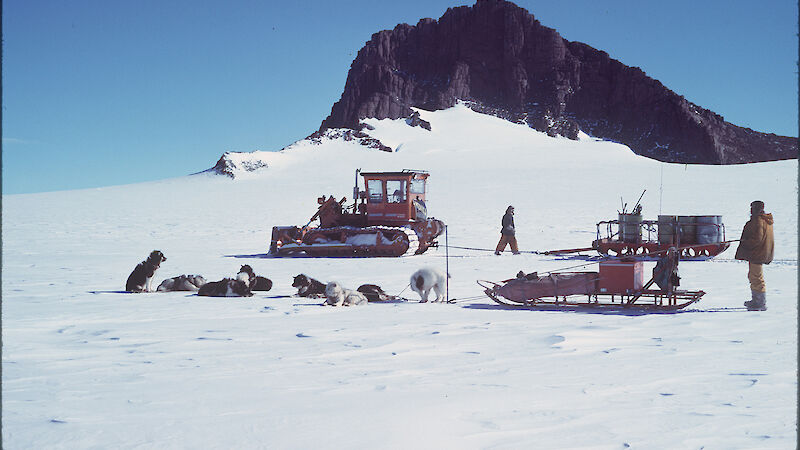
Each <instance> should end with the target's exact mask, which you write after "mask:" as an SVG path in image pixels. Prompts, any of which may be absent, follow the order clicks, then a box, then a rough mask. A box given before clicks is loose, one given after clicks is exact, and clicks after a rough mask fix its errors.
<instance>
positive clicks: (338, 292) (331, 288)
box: [324, 281, 367, 306]
mask: <svg viewBox="0 0 800 450" xmlns="http://www.w3.org/2000/svg"><path fill="white" fill-rule="evenodd" d="M325 296H326V297H328V299H327V300H326V301H325V303H324V304H326V305H331V306H342V305H344V306H355V305H366V304H367V297H364V294H362V293H361V292H358V291H354V290H352V289H345V288H343V287H342V285H341V284H339V283H337V282H335V281H331V282H330V283H328V285H327V286H325Z"/></svg>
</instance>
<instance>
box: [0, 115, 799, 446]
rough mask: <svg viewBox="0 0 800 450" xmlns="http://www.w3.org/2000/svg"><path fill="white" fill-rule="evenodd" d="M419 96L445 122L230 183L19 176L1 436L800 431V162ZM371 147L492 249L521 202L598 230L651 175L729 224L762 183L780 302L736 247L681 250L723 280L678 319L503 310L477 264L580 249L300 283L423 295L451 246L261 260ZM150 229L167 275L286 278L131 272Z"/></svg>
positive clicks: (564, 237)
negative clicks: (696, 148) (30, 183)
mask: <svg viewBox="0 0 800 450" xmlns="http://www.w3.org/2000/svg"><path fill="white" fill-rule="evenodd" d="M420 113H421V115H422V118H423V119H424V120H427V121H429V122H430V123H431V125H432V131H427V130H424V129H421V128H411V127H409V126H408V125H406V124H405V121H404V120H398V121H391V120H381V121H378V120H368V122H369V123H370V124H371V125H372V126H374V127H375V130H373V131H370V134H371V135H372V136H374V137H376V138H379V139H380V140H381V141H382V142H384V143H385V144H387V145H390V146H392V148H395V149H396V148H397V147H402V151H400V152H396V153H387V152H381V151H377V150H373V149H364V148H363V147H359V146H358V145H356V144H355V143H353V142H344V141H339V140H329V141H325V142H324V143H323V144H322V145H314V144H311V143H308V142H304V141H301V142H299V143H297V144H295V145H293V146H292V147H291V148H290V149H288V150H285V151H283V152H280V153H274V154H268V155H266V156H265V158H267V157H268V158H270V160H269V167H268V168H266V169H261V170H259V171H256V172H253V173H252V174H250V175H249V176H247V177H245V178H241V179H237V180H231V179H229V178H226V177H220V176H211V175H208V174H202V175H197V176H190V177H184V178H179V179H172V180H164V181H161V182H153V183H143V184H137V185H128V186H118V187H108V188H101V189H90V190H81V191H69V192H54V193H46V194H30V195H11V196H4V197H3V224H2V225H3V268H2V269H3V270H2V273H3V277H2V293H3V302H2V313H3V316H2V317H3V330H2V333H3V344H4V347H3V361H2V364H3V366H2V368H3V373H2V375H3V380H2V381H3V385H2V388H3V398H2V407H3V431H2V433H3V444H4V448H9V449H28V448H69V449H74V448H219V449H231V448H297V449H308V448H348V449H349V448H404V449H405V448H459V449H464V448H487V447H491V448H608V449H620V448H627V447H628V446H629V447H630V448H702V447H704V448H780V449H783V448H793V447H794V445H795V441H796V431H795V430H796V428H795V427H796V398H797V397H796V389H797V382H796V380H797V379H796V370H797V361H796V348H797V330H796V317H797V259H796V249H797V181H796V180H797V176H796V174H797V161H783V162H773V163H763V164H752V165H742V166H685V165H677V164H663V163H659V162H656V161H653V160H649V159H645V158H642V157H639V156H636V155H635V154H633V153H632V152H631V151H630V150H629V149H628V148H626V147H624V146H622V145H619V144H614V143H610V142H601V141H597V140H595V139H592V138H590V137H588V136H587V137H584V138H583V139H581V140H580V141H569V140H566V139H554V138H549V137H547V136H546V135H544V134H541V133H538V132H535V131H532V130H530V129H529V128H526V127H525V126H521V125H515V124H511V123H508V122H505V121H502V120H500V119H497V118H493V117H488V116H482V115H479V114H476V113H473V112H471V111H469V110H468V109H466V108H464V107H463V106H458V107H455V108H452V109H449V110H446V111H439V112H434V113H430V112H426V111H420ZM359 167H360V168H362V169H364V170H369V171H379V170H399V169H403V168H415V169H427V170H429V171H430V173H431V177H430V180H429V183H428V186H429V198H428V202H427V203H428V212H429V215H431V216H435V217H437V218H439V219H442V220H443V221H444V222H445V223H447V224H448V232H447V241H448V242H449V243H450V245H452V246H463V247H474V248H485V249H491V248H493V247H494V245H495V244H496V242H497V240H498V238H499V231H500V218H501V216H502V214H503V212H504V211H505V209H506V207H507V206H508V205H509V204H511V205H514V206H515V209H516V216H515V221H516V225H517V239H518V241H519V243H520V248H521V249H522V250H549V249H558V248H571V247H586V246H588V245H589V244H590V243H591V241H592V240H593V239H594V238H595V223H596V222H598V221H600V220H609V219H613V218H615V217H616V214H617V209H620V197H621V196H622V197H623V198H624V201H626V202H628V204H629V206H630V205H631V204H632V203H634V202H635V201H636V199H637V198H638V197H639V194H641V192H642V190H644V189H647V192H646V194H645V196H644V199H643V200H642V203H643V204H644V216H645V218H656V216H657V215H658V214H675V215H679V214H680V215H722V217H723V221H724V222H725V224H726V228H727V232H728V234H727V237H728V238H729V239H731V238H733V239H736V238H738V237H739V234H740V233H741V229H742V226H743V225H744V223H745V221H746V220H747V218H748V217H747V216H748V212H749V203H750V201H752V200H755V199H760V200H764V201H765V202H766V205H767V209H768V210H769V211H770V212H772V213H773V215H774V216H775V238H776V249H775V262H774V263H772V264H770V265H769V266H767V267H766V269H765V277H766V281H767V287H768V289H769V293H768V296H767V304H768V306H769V310H768V311H766V312H747V311H744V310H743V309H742V308H741V306H742V302H743V301H744V300H746V299H748V295H749V292H748V284H747V278H746V272H747V264H746V263H743V262H739V261H735V260H734V259H733V255H734V252H735V250H736V245H735V244H734V245H733V246H732V248H730V249H729V250H727V251H726V252H725V253H723V254H721V255H720V256H719V257H717V258H716V259H714V260H712V261H706V262H684V263H682V264H681V267H680V270H681V274H682V277H683V279H682V287H684V288H687V289H702V290H704V291H706V292H707V294H706V296H705V297H703V299H702V300H701V301H700V302H699V303H698V304H696V305H693V306H692V307H691V308H690V309H689V310H687V311H685V312H681V313H677V314H666V315H625V314H593V313H586V312H537V311H525V310H505V309H502V308H500V307H499V306H497V305H494V304H493V303H492V302H491V301H490V300H489V299H488V298H486V297H484V296H482V294H481V290H480V288H479V287H478V286H477V285H476V283H475V280H476V279H487V280H495V281H496V280H502V279H505V278H508V277H511V276H513V275H514V274H516V273H517V272H518V271H519V270H524V271H525V272H526V273H527V272H533V271H538V272H540V273H542V272H547V271H550V270H554V269H558V268H563V267H569V266H574V265H576V264H580V263H581V261H577V262H576V261H574V260H564V259H559V258H554V257H546V256H539V255H534V254H530V253H528V254H522V255H518V256H511V255H503V256H499V257H498V256H495V255H494V254H493V253H492V252H491V251H485V252H481V251H470V250H463V249H455V248H451V249H450V250H449V254H450V256H451V258H450V260H449V271H450V273H451V274H452V278H451V279H450V285H449V296H450V298H455V299H457V302H456V303H455V304H430V303H429V304H419V303H416V302H415V301H412V302H399V303H384V304H376V303H372V304H369V305H367V306H366V307H362V308H324V307H321V306H319V304H320V303H321V302H322V300H312V299H305V298H286V297H282V296H287V295H291V294H293V293H294V292H295V290H294V289H293V288H292V287H291V282H292V277H293V276H294V275H297V274H299V273H306V274H308V275H310V276H312V277H314V278H317V279H319V280H321V281H334V280H336V281H339V282H340V283H342V284H343V285H344V286H345V287H347V288H351V289H352V288H356V287H357V286H359V285H360V284H364V283H371V284H378V285H380V286H381V287H383V288H384V290H386V291H387V292H388V293H389V294H400V295H401V296H403V297H408V298H412V299H414V296H415V295H416V294H413V293H412V292H411V291H410V290H409V289H406V287H407V285H408V279H409V276H410V275H411V273H412V272H414V270H416V269H417V268H419V267H422V266H426V265H433V266H438V267H442V268H444V267H445V265H446V261H445V258H444V256H445V249H444V248H443V247H442V248H440V249H438V250H436V249H432V250H429V251H428V252H427V253H425V254H424V255H421V256H414V257H409V258H370V259H340V258H320V259H311V258H282V259H272V258H264V255H265V253H266V252H267V249H268V246H269V241H270V232H271V228H272V226H274V225H303V224H305V223H306V222H307V221H308V219H309V217H310V216H311V215H312V214H313V213H314V212H315V211H316V208H317V203H316V199H317V197H319V196H320V195H323V194H324V195H331V194H333V195H336V196H337V198H340V197H342V196H345V195H349V193H351V192H352V184H353V179H354V171H355V169H356V168H359ZM662 180H663V184H662ZM440 241H441V243H442V245H444V236H443V237H442V239H440ZM153 249H159V250H161V251H163V252H164V253H165V255H166V257H167V261H166V262H164V264H163V265H162V267H161V269H160V270H159V271H158V272H157V273H156V279H155V280H154V285H158V283H160V282H161V281H162V280H163V279H165V278H169V277H173V276H176V275H180V274H183V273H197V274H200V275H202V276H204V277H205V278H206V279H208V280H218V279H221V278H223V277H231V276H235V274H236V272H238V269H239V266H240V265H242V264H249V265H251V266H252V267H253V269H254V270H255V272H256V273H258V274H260V275H263V276H267V277H269V278H270V279H272V280H273V282H274V283H275V285H274V287H273V289H272V290H271V291H269V292H260V293H257V294H256V295H255V296H254V297H251V298H246V299H241V298H227V299H226V298H222V299H220V298H204V297H197V296H194V295H187V293H181V292H173V293H152V294H123V293H120V292H119V291H121V290H122V289H123V288H124V286H125V280H126V278H127V276H128V274H129V273H130V271H131V270H132V269H133V267H134V266H135V265H136V264H137V263H138V262H140V261H142V260H143V259H144V258H145V257H146V256H147V254H148V253H149V252H150V251H151V250H153ZM651 268H652V263H646V264H645V273H646V274H648V273H649V271H650V269H651ZM593 269H595V270H596V266H595V267H593V266H587V267H586V268H585V270H593ZM573 270H574V269H573ZM414 300H415V299H414Z"/></svg>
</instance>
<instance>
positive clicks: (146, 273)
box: [125, 250, 167, 292]
mask: <svg viewBox="0 0 800 450" xmlns="http://www.w3.org/2000/svg"><path fill="white" fill-rule="evenodd" d="M166 260H167V258H165V257H164V254H163V253H161V252H160V251H158V250H153V251H152V252H150V256H148V257H147V259H146V260H144V261H142V262H140V263H139V264H137V265H136V268H134V269H133V272H131V274H130V275H129V276H128V281H127V282H126V283H125V290H126V291H128V292H153V275H155V273H156V270H157V269H158V268H159V267H161V263H162V262H164V261H166Z"/></svg>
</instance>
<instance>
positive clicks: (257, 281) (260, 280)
mask: <svg viewBox="0 0 800 450" xmlns="http://www.w3.org/2000/svg"><path fill="white" fill-rule="evenodd" d="M245 275H246V278H247V285H248V286H250V290H251V291H268V290H270V289H272V280H270V279H269V278H265V277H262V276H258V275H256V274H255V272H253V268H252V267H250V265H249V264H245V265H243V266H242V268H241V269H239V273H238V274H237V275H236V278H237V279H240V280H244V279H245Z"/></svg>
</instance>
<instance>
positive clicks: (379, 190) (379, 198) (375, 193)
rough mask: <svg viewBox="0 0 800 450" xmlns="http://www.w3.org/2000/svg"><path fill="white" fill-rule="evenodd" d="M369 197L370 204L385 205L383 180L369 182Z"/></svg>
mask: <svg viewBox="0 0 800 450" xmlns="http://www.w3.org/2000/svg"><path fill="white" fill-rule="evenodd" d="M367 195H368V196H369V202H370V203H383V183H382V182H381V180H367Z"/></svg>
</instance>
